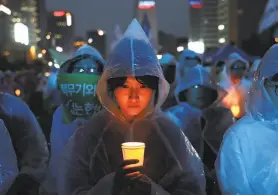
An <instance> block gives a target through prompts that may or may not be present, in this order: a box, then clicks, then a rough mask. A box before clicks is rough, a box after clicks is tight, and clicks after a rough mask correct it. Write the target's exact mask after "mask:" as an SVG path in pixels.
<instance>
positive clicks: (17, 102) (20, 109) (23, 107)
mask: <svg viewBox="0 0 278 195" xmlns="http://www.w3.org/2000/svg"><path fill="white" fill-rule="evenodd" d="M0 112H1V113H2V114H3V113H5V114H7V115H15V116H19V115H20V116H22V117H26V116H28V115H29V114H30V113H31V110H30V108H29V106H28V105H27V104H26V103H25V102H24V101H22V100H21V99H19V98H17V97H15V96H13V95H10V94H8V93H3V92H0Z"/></svg>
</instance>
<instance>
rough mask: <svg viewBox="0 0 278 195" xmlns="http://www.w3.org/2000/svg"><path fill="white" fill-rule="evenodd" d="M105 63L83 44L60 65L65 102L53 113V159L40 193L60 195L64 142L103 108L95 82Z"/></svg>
mask: <svg viewBox="0 0 278 195" xmlns="http://www.w3.org/2000/svg"><path fill="white" fill-rule="evenodd" d="M104 65H105V61H104V59H103V58H102V56H101V54H100V53H99V52H98V51H97V50H96V49H95V48H93V47H91V46H89V45H84V46H82V47H80V48H79V49H78V50H77V51H76V53H75V54H74V55H73V57H72V58H71V59H69V60H68V61H66V62H65V63H64V64H63V65H62V66H61V69H60V72H59V74H58V76H57V84H58V88H59V90H60V92H61V94H62V100H63V104H62V105H60V106H59V107H58V108H57V109H56V111H55V113H54V115H53V121H52V127H51V133H50V143H51V158H50V162H49V171H48V175H47V177H46V179H45V181H44V183H43V185H42V187H41V189H40V191H41V194H57V190H56V175H57V171H58V163H59V159H60V156H61V155H62V153H63V151H64V148H65V145H66V144H67V143H68V141H69V139H70V138H71V136H72V135H73V134H74V133H75V132H76V130H77V129H78V128H79V127H80V126H82V125H84V123H86V122H87V120H88V119H89V118H90V117H92V116H93V115H95V114H96V113H97V112H99V111H100V110H101V109H102V106H101V104H100V103H99V101H98V98H97V95H96V85H97V82H98V80H99V78H100V76H101V74H102V72H103V68H104Z"/></svg>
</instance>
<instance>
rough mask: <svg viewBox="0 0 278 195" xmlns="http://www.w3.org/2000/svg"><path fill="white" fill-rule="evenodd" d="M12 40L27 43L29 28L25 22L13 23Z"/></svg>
mask: <svg viewBox="0 0 278 195" xmlns="http://www.w3.org/2000/svg"><path fill="white" fill-rule="evenodd" d="M14 40H15V42H17V43H21V44H24V45H29V30H28V27H27V26H26V25H25V24H22V23H15V24H14Z"/></svg>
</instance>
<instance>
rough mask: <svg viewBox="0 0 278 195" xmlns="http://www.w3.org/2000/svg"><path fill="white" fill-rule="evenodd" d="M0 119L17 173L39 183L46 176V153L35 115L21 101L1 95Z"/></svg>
mask: <svg viewBox="0 0 278 195" xmlns="http://www.w3.org/2000/svg"><path fill="white" fill-rule="evenodd" d="M0 118H1V119H2V120H3V121H4V123H5V125H6V127H7V129H8V131H9V134H10V137H11V139H12V143H13V147H14V150H15V152H16V156H17V160H18V168H19V174H27V175H28V176H30V177H32V178H33V179H34V180H36V181H37V182H39V183H40V182H41V181H42V179H43V178H44V176H45V173H46V169H47V163H48V157H49V152H48V147H47V143H46V139H45V136H44V134H43V132H42V129H41V127H40V125H39V123H38V121H37V119H36V118H35V116H34V114H33V113H32V112H31V110H30V109H29V107H28V106H27V105H26V104H25V103H24V102H23V101H22V100H20V99H18V98H16V97H14V96H12V95H9V94H5V93H0Z"/></svg>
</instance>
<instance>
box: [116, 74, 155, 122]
mask: <svg viewBox="0 0 278 195" xmlns="http://www.w3.org/2000/svg"><path fill="white" fill-rule="evenodd" d="M114 95H115V97H116V101H117V103H118V105H119V106H120V109H121V111H122V112H123V114H124V115H125V116H126V117H128V118H132V117H134V116H136V115H138V114H140V113H141V112H142V111H143V110H144V109H145V108H147V107H148V105H149V103H150V101H151V99H152V95H153V91H152V89H150V88H148V87H147V86H146V85H144V84H141V83H139V82H138V81H137V80H136V78H134V77H127V79H126V81H125V83H124V85H123V86H120V87H118V88H117V89H116V90H115V91H114Z"/></svg>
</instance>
